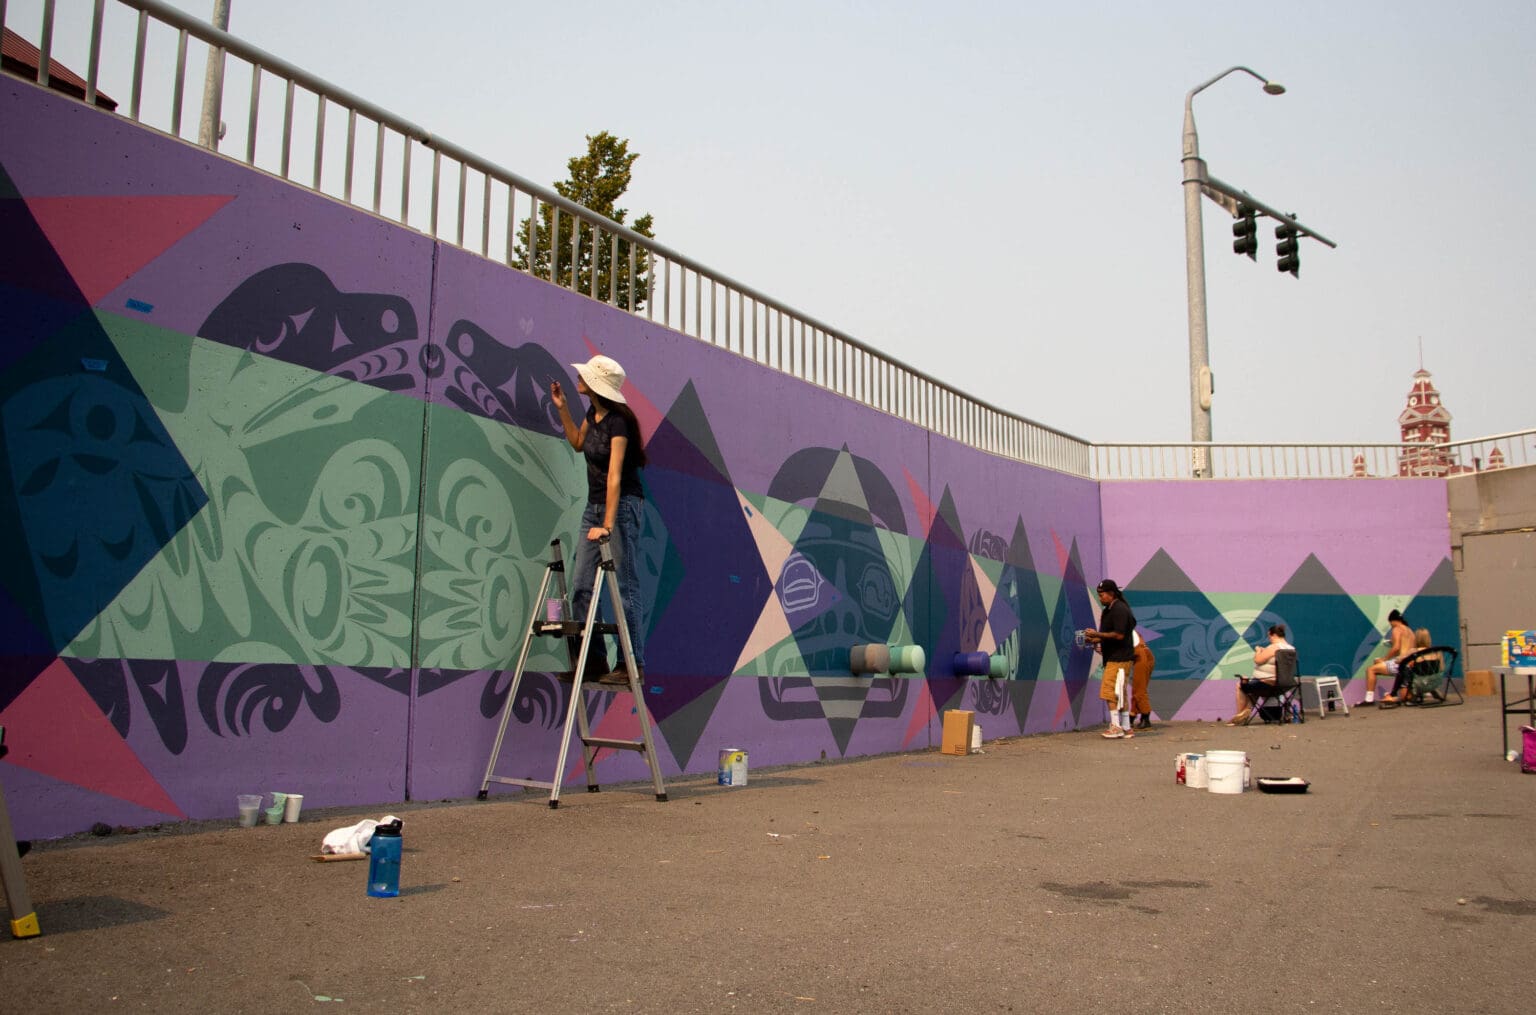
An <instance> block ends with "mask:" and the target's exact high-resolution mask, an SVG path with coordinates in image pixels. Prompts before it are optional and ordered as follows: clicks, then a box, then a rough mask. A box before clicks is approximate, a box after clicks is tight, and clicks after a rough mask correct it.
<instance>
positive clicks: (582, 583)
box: [571, 496, 645, 666]
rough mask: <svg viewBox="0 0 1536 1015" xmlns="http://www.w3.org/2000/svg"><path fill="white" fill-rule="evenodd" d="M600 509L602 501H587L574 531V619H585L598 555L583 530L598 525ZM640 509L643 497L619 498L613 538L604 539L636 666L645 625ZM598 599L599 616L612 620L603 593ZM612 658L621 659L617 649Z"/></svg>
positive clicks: (642, 662) (642, 654) (642, 655)
mask: <svg viewBox="0 0 1536 1015" xmlns="http://www.w3.org/2000/svg"><path fill="white" fill-rule="evenodd" d="M603 510H604V506H603V505H602V504H591V503H589V504H588V505H587V507H586V510H584V511H583V512H582V513H581V527H580V529H579V530H578V531H577V533H576V558H575V560H574V561H573V562H572V564H571V567H572V569H573V572H574V574H573V577H572V579H571V607H572V608H573V609H574V610H575V611H576V616H575V617H574V618H573V619H575V620H582V621H585V620H586V619H587V609H588V606H589V605H590V604H591V602H592V586H593V581H594V579H595V578H596V576H597V564H598V561H599V560H600V558H599V556H598V553H597V544H596V543H594V542H592V541H591V540H589V539H588V538H587V531H588V530H589V529H591V528H593V527H594V526H597V527H601V526H602V524H603ZM644 511H645V498H643V497H633V496H630V497H620V498H619V512H618V524H617V525H615V526H614V529H613V538H611V539H609V540H608V548H609V550H611V551H612V552H613V567H614V572H615V573H616V574H617V575H618V579H619V595H621V596H623V597H624V624H625V626H626V627H628V628H629V644H630V647H631V648H633V649H634V653H635V665H637V666H643V665H645V627H644V626H643V617H642V615H641V609H640V571H639V569H638V561H639V560H640V519H641V516H642V515H643V514H644ZM598 602H599V604H600V605H599V607H598V617H599V619H601V620H606V621H609V622H612V618H611V617H610V616H609V606H608V600H607V598H606V595H604V594H600V595H599V597H598ZM615 641H617V639H615ZM598 647H599V646H598V645H597V644H594V645H593V646H592V648H593V649H594V650H595V649H597V648H598ZM613 658H614V659H615V660H616V664H618V663H622V662H623V656H622V655H620V654H619V653H618V652H615V653H614V656H613Z"/></svg>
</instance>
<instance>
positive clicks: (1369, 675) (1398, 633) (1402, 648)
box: [1365, 610, 1414, 705]
mask: <svg viewBox="0 0 1536 1015" xmlns="http://www.w3.org/2000/svg"><path fill="white" fill-rule="evenodd" d="M1387 624H1388V625H1389V627H1390V631H1391V635H1392V644H1391V646H1390V647H1389V648H1388V650H1387V654H1386V655H1384V656H1382V657H1381V658H1380V659H1378V660H1376V661H1375V662H1374V663H1371V665H1370V668H1369V669H1367V670H1366V671H1365V703H1366V704H1367V705H1369V704H1372V703H1373V702H1374V701H1375V700H1376V681H1377V680H1378V679H1380V678H1381V677H1395V676H1397V664H1398V663H1399V662H1400V661H1401V660H1402V659H1403V657H1404V656H1407V655H1410V654H1411V653H1412V652H1413V651H1414V643H1413V629H1412V628H1411V627H1409V626H1408V622H1407V621H1405V620H1404V619H1403V615H1402V613H1401V612H1400V611H1398V610H1393V611H1392V612H1391V613H1389V614H1387Z"/></svg>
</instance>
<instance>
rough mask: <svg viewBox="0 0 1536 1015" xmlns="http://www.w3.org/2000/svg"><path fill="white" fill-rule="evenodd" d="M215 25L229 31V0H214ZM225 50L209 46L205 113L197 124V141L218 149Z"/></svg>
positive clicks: (205, 73)
mask: <svg viewBox="0 0 1536 1015" xmlns="http://www.w3.org/2000/svg"><path fill="white" fill-rule="evenodd" d="M213 27H214V28H217V29H218V30H219V31H221V32H227V31H229V0H213ZM223 100H224V51H223V50H222V49H216V48H214V47H212V46H210V47H209V48H208V65H207V68H206V70H205V72H204V75H203V115H202V118H201V119H200V120H199V121H198V125H197V143H198V144H200V145H202V146H203V147H204V148H213V149H215V150H216V149H217V148H218V147H219V138H220V137H221V136H222V134H221V132H220V130H219V109H220V107H221V106H222V105H223V104H224V102H223Z"/></svg>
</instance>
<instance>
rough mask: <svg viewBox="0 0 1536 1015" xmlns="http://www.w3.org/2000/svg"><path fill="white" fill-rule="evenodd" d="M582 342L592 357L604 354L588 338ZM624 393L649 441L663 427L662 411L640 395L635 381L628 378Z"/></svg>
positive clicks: (626, 402) (584, 338) (642, 431)
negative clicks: (657, 429) (585, 344)
mask: <svg viewBox="0 0 1536 1015" xmlns="http://www.w3.org/2000/svg"><path fill="white" fill-rule="evenodd" d="M581 340H582V341H583V342H585V343H587V352H589V353H590V354H591V355H593V356H597V355H599V354H600V353H601V352H602V350H601V349H599V348H598V347H597V346H595V345H593V344H592V340H591V339H590V338H588V337H587V336H585V335H583V336H581ZM622 391H623V395H624V402H625V404H626V405H628V406H629V407H630V408H631V409H633V410H635V418H636V419H638V420H639V421H640V432H641V433H642V434H646V435H647V438H646V439H647V440H649V439H650V435H654V434H655V433H656V428H657V427H658V426H660V425H661V420H662V415H661V411H660V410H658V409H657V408H656V406H655V405H654V404H653V403H652V402H651V400H650V399H649V398H646V397H645V395H643V394H641V393H640V390H639V389H638V388H636V387H635V382H634V381H631V380H629V379H627V378H626V379H625V381H624V387H623V389H622Z"/></svg>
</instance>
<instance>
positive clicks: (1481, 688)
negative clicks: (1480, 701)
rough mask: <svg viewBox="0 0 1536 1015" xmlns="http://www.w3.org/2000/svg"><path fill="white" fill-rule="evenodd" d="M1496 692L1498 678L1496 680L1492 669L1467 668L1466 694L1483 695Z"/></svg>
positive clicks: (1497, 689)
mask: <svg viewBox="0 0 1536 1015" xmlns="http://www.w3.org/2000/svg"><path fill="white" fill-rule="evenodd" d="M1498 693H1499V680H1498V678H1497V677H1495V676H1494V675H1493V671H1492V670H1468V671H1467V694H1468V696H1472V695H1478V696H1483V695H1489V694H1498Z"/></svg>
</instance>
